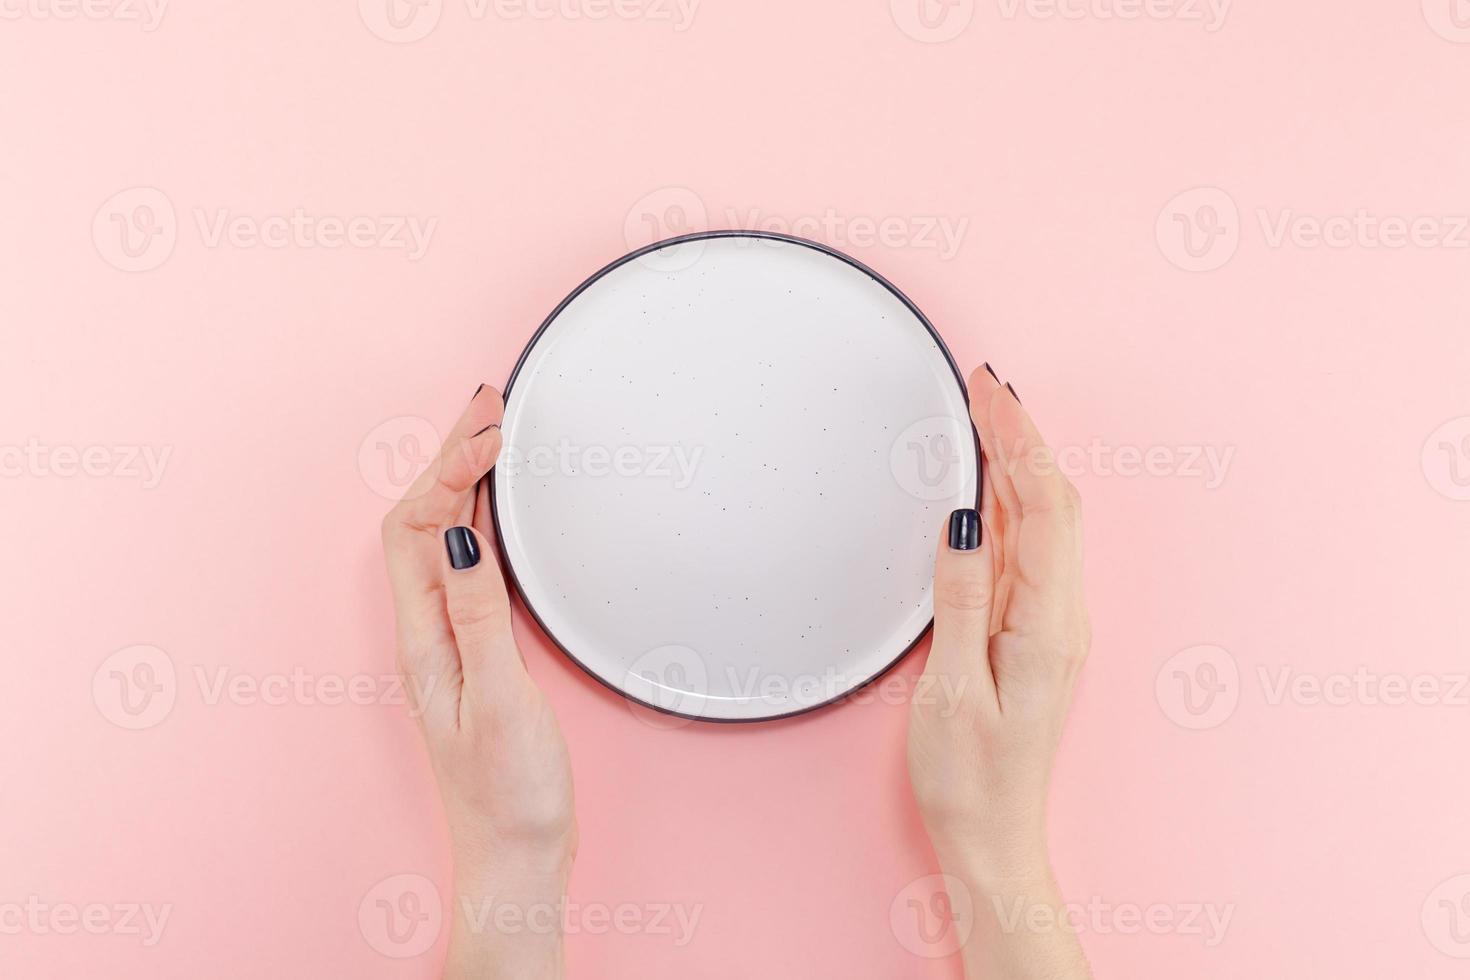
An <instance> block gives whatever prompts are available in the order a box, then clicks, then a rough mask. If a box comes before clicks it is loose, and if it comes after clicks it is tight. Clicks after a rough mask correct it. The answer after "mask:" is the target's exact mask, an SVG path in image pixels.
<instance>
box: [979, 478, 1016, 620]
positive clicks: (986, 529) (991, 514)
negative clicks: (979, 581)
mask: <svg viewBox="0 0 1470 980" xmlns="http://www.w3.org/2000/svg"><path fill="white" fill-rule="evenodd" d="M991 468H992V467H991V465H990V463H989V462H988V461H982V463H981V467H980V525H981V533H982V534H983V535H984V536H985V538H986V539H987V540H988V542H989V544H990V570H991V574H992V575H993V577H994V580H995V597H994V598H993V599H992V600H991V602H990V633H991V635H992V636H994V635H995V634H996V632H998V631H999V630H1000V622H1001V613H1002V612H1003V611H1004V609H1005V603H1006V589H1007V585H1008V583H1009V579H1008V578H1007V577H1006V576H1005V574H1004V573H1005V556H1004V554H1003V553H1002V548H1003V546H1004V542H1005V518H1004V515H1003V514H1002V513H1001V510H1000V504H999V503H997V501H996V494H995V484H994V480H993V479H992V477H991Z"/></svg>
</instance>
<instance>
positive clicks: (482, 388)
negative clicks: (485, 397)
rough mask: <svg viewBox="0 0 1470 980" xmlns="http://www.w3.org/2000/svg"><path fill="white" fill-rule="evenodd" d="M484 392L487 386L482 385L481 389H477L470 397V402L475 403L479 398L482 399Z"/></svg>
mask: <svg viewBox="0 0 1470 980" xmlns="http://www.w3.org/2000/svg"><path fill="white" fill-rule="evenodd" d="M484 390H485V385H484V384H483V383H482V384H481V385H480V387H478V388H476V389H475V393H474V394H473V395H471V396H470V401H474V400H475V399H476V398H479V397H480V392H482V391H484Z"/></svg>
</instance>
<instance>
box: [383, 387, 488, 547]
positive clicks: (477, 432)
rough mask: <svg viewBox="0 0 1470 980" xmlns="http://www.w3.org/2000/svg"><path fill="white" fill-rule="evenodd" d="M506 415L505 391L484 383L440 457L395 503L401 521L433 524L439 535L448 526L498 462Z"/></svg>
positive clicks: (418, 524) (431, 527)
mask: <svg viewBox="0 0 1470 980" xmlns="http://www.w3.org/2000/svg"><path fill="white" fill-rule="evenodd" d="M504 414H505V406H504V403H503V402H502V401H501V399H500V392H498V391H496V390H495V389H494V388H492V387H490V386H489V385H482V386H481V388H480V390H479V391H477V392H476V393H475V397H474V398H472V399H470V404H469V407H468V408H466V409H465V411H464V414H463V415H461V416H460V418H459V421H458V422H456V423H455V425H454V428H453V429H452V430H450V433H449V435H448V437H446V438H445V440H444V445H443V446H441V447H440V450H439V455H438V457H437V458H436V459H435V460H434V461H433V463H431V464H430V465H429V467H428V468H427V469H425V470H424V471H423V472H422V473H420V474H419V477H418V479H417V480H415V481H414V482H413V484H412V485H411V486H410V487H409V488H408V492H407V493H405V494H404V495H403V500H402V501H400V502H399V507H398V508H395V509H396V510H399V519H400V522H401V523H403V524H405V525H407V526H409V527H419V528H425V529H431V530H432V531H433V532H434V534H435V536H436V537H437V536H438V532H439V531H441V530H442V529H443V528H444V527H445V526H448V524H449V522H450V521H452V520H453V519H454V517H455V516H456V515H457V514H458V512H459V507H460V505H461V504H463V502H464V495H465V494H466V493H467V492H468V491H469V490H470V489H471V488H472V487H473V486H474V485H475V481H477V480H479V479H480V477H482V476H484V475H485V474H486V473H487V472H489V470H490V467H491V466H493V465H495V457H496V456H497V455H498V454H499V452H500V442H499V437H500V428H499V427H500V422H501V420H502V418H503V417H504ZM492 434H493V436H494V438H493V439H492V438H491V436H492ZM400 508H401V510H400Z"/></svg>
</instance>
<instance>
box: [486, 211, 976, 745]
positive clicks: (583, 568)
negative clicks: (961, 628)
mask: <svg viewBox="0 0 1470 980" xmlns="http://www.w3.org/2000/svg"><path fill="white" fill-rule="evenodd" d="M502 428H503V431H504V435H505V446H506V448H505V450H504V452H503V453H502V456H501V459H500V462H499V464H498V465H497V467H496V469H495V473H494V480H493V491H494V494H493V496H494V515H495V522H496V527H497V531H498V534H499V538H500V544H501V548H502V551H503V556H504V559H505V561H506V565H507V570H508V571H509V572H510V574H511V577H512V578H513V580H514V581H515V583H516V587H517V588H518V589H519V591H520V593H521V596H522V598H523V599H524V600H525V602H526V605H527V607H528V608H529V609H530V610H531V613H532V615H533V616H535V617H536V619H537V621H538V622H539V623H540V624H541V625H542V627H543V628H544V629H545V630H546V632H547V634H548V635H549V636H550V637H551V638H552V639H553V640H554V641H555V642H556V644H557V645H558V646H560V647H561V648H562V649H563V650H564V651H565V652H566V653H567V655H568V656H570V657H571V658H572V659H573V660H575V661H576V662H577V663H578V664H579V665H581V666H582V667H583V668H584V669H585V670H587V671H588V672H589V673H590V674H592V675H593V676H594V677H596V678H597V679H598V680H600V681H601V682H603V683H604V684H606V685H607V686H608V687H610V688H612V689H613V690H616V691H618V692H620V693H622V694H624V695H625V696H627V697H629V698H632V699H633V700H635V701H638V702H641V703H642V704H645V705H648V706H650V707H652V708H655V709H657V710H659V711H663V712H667V713H670V714H675V715H680V716H683V717H688V718H700V719H705V720H711V721H755V720H761V719H769V718H778V717H783V716H786V715H791V714H796V713H798V712H801V711H806V710H810V709H812V708H815V707H819V706H821V705H823V704H828V703H830V702H833V701H836V700H839V699H841V698H842V697H843V696H845V695H847V694H850V693H851V692H852V691H854V690H856V689H857V688H859V687H862V686H863V685H864V684H866V683H868V682H869V681H871V680H873V679H874V678H876V677H877V676H878V675H880V674H882V673H883V671H885V670H886V669H888V668H889V667H891V666H892V665H893V664H894V663H896V662H897V661H898V660H899V659H900V658H901V657H902V656H903V655H904V653H906V652H907V651H908V650H909V649H910V648H911V647H912V646H913V645H914V644H915V643H917V642H918V640H919V639H920V638H921V637H922V636H923V634H924V632H925V631H926V630H927V629H928V627H929V624H930V622H931V620H932V616H933V614H932V608H933V604H932V585H933V582H932V579H933V562H934V553H935V548H936V547H937V546H938V543H939V541H940V539H941V528H942V526H943V523H944V520H945V518H946V517H947V515H948V514H949V512H950V511H951V510H953V509H955V508H957V507H967V506H974V503H975V499H976V488H977V486H978V477H979V460H978V451H977V448H976V445H975V440H974V434H973V430H972V429H971V427H970V423H969V418H968V411H967V408H966V399H965V391H964V385H963V382H962V380H961V378H960V375H959V372H958V371H957V370H956V369H955V367H954V364H953V362H952V361H951V359H950V357H949V353H948V352H947V351H946V350H945V348H944V345H943V343H942V342H941V341H940V340H939V337H938V335H937V334H936V333H935V332H934V330H933V328H932V327H931V326H930V325H929V323H928V321H927V320H925V319H924V317H923V315H922V314H921V313H919V311H918V310H917V309H916V308H915V307H914V306H913V304H911V303H910V302H909V301H908V300H907V299H906V298H904V296H903V295H902V294H901V293H899V292H898V291H897V290H896V289H895V288H893V287H892V286H891V285H889V284H888V283H887V282H886V281H884V280H883V279H882V278H881V277H879V276H878V275H877V274H876V273H874V272H872V271H871V270H869V269H867V268H866V267H865V266H863V265H861V264H860V263H858V262H856V261H855V260H853V259H850V258H847V257H846V256H843V255H841V254H839V253H837V252H834V251H833V250H831V249H828V248H826V247H825V246H821V245H816V244H814V243H811V242H805V241H801V240H798V239H792V238H785V237H782V236H776V235H767V234H764V233H753V232H738V233H737V232H714V233H709V234H706V235H697V236H687V237H685V238H679V239H671V240H670V241H667V242H661V243H658V244H656V245H652V246H649V247H648V248H646V249H643V250H641V251H639V252H635V253H633V254H632V255H629V256H625V257H624V258H622V259H620V260H618V261H617V262H615V263H613V264H612V265H610V266H608V267H607V268H605V269H603V270H602V271H601V272H599V273H597V274H596V275H595V276H593V277H592V278H591V279H589V280H588V281H587V282H585V283H583V284H582V285H581V286H580V287H578V289H577V290H576V291H575V292H574V293H572V295H571V296H569V297H568V298H567V299H566V300H564V301H563V302H562V304H561V305H560V306H559V307H558V308H557V309H556V310H555V311H554V312H553V313H552V314H551V316H550V317H548V318H547V320H546V322H545V323H544V324H543V325H542V327H541V329H540V330H539V331H538V332H537V333H536V335H535V337H534V338H532V340H531V343H530V344H529V345H528V346H527V348H526V351H525V353H524V354H523V355H522V357H521V361H520V363H519V364H518V365H517V366H516V369H515V371H514V372H513V374H512V375H511V380H510V382H509V384H508V385H507V397H506V411H505V421H504V424H503V426H502Z"/></svg>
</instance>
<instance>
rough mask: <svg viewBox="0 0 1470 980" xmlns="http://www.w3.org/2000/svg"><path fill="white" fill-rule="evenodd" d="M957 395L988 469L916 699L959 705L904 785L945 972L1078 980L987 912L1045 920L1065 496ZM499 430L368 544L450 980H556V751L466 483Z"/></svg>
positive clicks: (1038, 941) (562, 835) (1013, 439)
mask: <svg viewBox="0 0 1470 980" xmlns="http://www.w3.org/2000/svg"><path fill="white" fill-rule="evenodd" d="M970 393H971V416H972V418H973V419H974V422H975V427H976V429H977V431H978V432H979V433H980V440H981V445H982V448H983V450H984V452H985V455H986V459H987V461H988V464H989V465H987V467H986V470H985V478H984V486H983V488H982V499H983V503H982V506H981V520H982V524H983V534H982V541H981V544H980V546H979V547H978V548H976V549H974V550H971V551H955V550H952V549H950V548H949V547H948V546H947V545H946V544H945V543H944V541H943V540H941V543H940V545H939V555H938V560H937V565H936V569H935V610H934V619H935V622H934V641H933V645H932V648H931V652H930V654H929V661H928V664H927V667H926V673H928V674H933V675H939V674H943V675H947V677H946V679H947V681H948V684H947V685H936V686H935V687H934V688H933V689H935V690H944V691H949V692H955V695H954V697H950V698H943V699H938V700H933V699H916V703H915V704H914V706H913V708H912V709H911V716H910V725H909V775H910V780H911V783H912V785H913V789H914V795H915V798H916V799H917V801H918V804H919V810H920V813H921V815H922V817H923V820H924V825H925V827H926V828H927V829H928V831H929V835H930V838H931V840H932V842H933V844H934V850H935V854H936V856H937V857H938V859H939V862H940V866H941V868H942V869H943V870H944V872H945V873H946V874H948V875H950V876H952V877H953V878H954V879H956V880H957V881H959V882H962V883H963V886H964V887H965V888H966V889H967V890H968V892H969V897H970V899H971V901H972V904H973V908H974V910H975V923H974V929H973V934H972V936H971V938H970V940H969V941H968V942H967V943H966V945H965V946H964V948H963V950H962V953H961V955H962V957H963V960H964V968H965V976H966V977H967V978H968V980H982V978H984V980H991V978H995V980H1030V978H1036V980H1042V978H1045V980H1059V978H1060V980H1073V978H1079V980H1080V978H1086V977H1088V976H1089V974H1088V970H1087V965H1086V962H1085V961H1084V959H1083V957H1082V952H1081V948H1080V946H1079V945H1078V943H1077V940H1076V937H1075V936H1073V935H1072V933H1071V932H1070V931H1069V930H1068V929H1067V928H1066V926H1065V925H1064V924H1062V925H1059V926H1056V927H1054V928H1047V929H1031V928H1026V927H1025V926H1024V925H1022V926H1021V927H1020V928H1017V927H1015V926H1014V923H1011V927H1010V928H1006V927H1005V923H1006V920H1004V919H1003V918H1002V917H1001V915H1000V914H999V913H998V911H997V909H998V908H1000V906H999V905H997V904H996V903H997V902H1004V903H1008V904H1006V906H1005V907H1006V908H1013V907H1014V902H1015V901H1016V900H1018V899H1019V900H1021V901H1022V902H1023V903H1024V906H1025V907H1030V906H1034V905H1045V906H1048V907H1050V908H1052V909H1058V910H1059V909H1060V907H1061V905H1062V899H1061V896H1060V893H1059V891H1058V889H1057V886H1056V883H1055V881H1054V879H1053V876H1052V873H1051V865H1050V859H1049V856H1048V851H1047V844H1046V821H1045V812H1046V793H1047V784H1048V782H1049V779H1050V771H1051V763H1052V758H1053V756H1054V755H1055V752H1056V747H1057V743H1058V740H1059V738H1060V735H1061V729H1062V723H1063V721H1064V720H1065V717H1066V714H1067V709H1068V706H1069V704H1070V701H1071V693H1072V686H1073V683H1074V681H1075V679H1076V676H1077V672H1078V670H1079V669H1080V667H1081V665H1082V662H1083V660H1084V659H1085V657H1086V654H1087V647H1088V626H1087V615H1086V610H1085V608H1084V605H1083V601H1082V591H1081V564H1082V549H1081V537H1080V530H1079V524H1078V506H1077V495H1076V491H1075V490H1074V489H1072V487H1071V485H1070V484H1069V483H1067V481H1066V480H1065V478H1063V477H1062V476H1061V475H1060V474H1059V473H1057V472H1056V471H1055V467H1047V466H1044V465H1036V464H1037V460H1039V459H1042V458H1043V456H1044V453H1045V444H1044V443H1043V442H1042V441H1041V437H1040V435H1039V434H1038V433H1037V432H1036V429H1035V426H1034V425H1033V424H1032V422H1031V419H1030V417H1029V415H1027V413H1026V411H1025V409H1023V408H1022V407H1021V405H1020V404H1019V402H1018V401H1017V400H1016V399H1015V398H1014V397H1013V395H1012V394H1011V393H1010V391H1009V390H1007V389H1006V388H1004V387H1002V386H1000V385H999V384H998V383H997V382H996V381H995V380H994V379H993V378H992V377H991V375H990V374H989V373H987V372H986V371H983V370H982V371H977V372H976V373H975V375H974V376H973V377H972V378H971V380H970ZM502 409H503V405H502V402H501V398H500V395H499V393H498V392H496V391H495V390H494V389H493V388H491V387H489V386H488V385H487V386H482V388H481V389H480V390H479V391H478V392H476V394H475V397H474V398H473V399H472V400H471V402H470V405H469V407H468V408H467V409H466V410H465V412H464V414H463V416H462V417H461V418H460V420H459V421H458V422H457V423H456V424H455V427H454V429H453V430H452V431H451V432H450V434H449V436H448V438H446V440H445V442H444V451H443V453H442V455H441V456H440V458H439V459H438V460H437V461H436V462H435V463H434V464H433V465H431V466H430V467H429V468H428V469H427V470H425V472H424V474H423V475H422V476H421V477H420V478H419V480H418V481H417V482H416V483H415V484H414V486H413V487H411V488H410V490H409V492H408V493H407V494H406V495H405V497H404V500H403V501H402V502H400V503H399V504H398V505H397V506H396V507H394V509H393V510H392V512H390V513H389V514H388V516H387V517H385V518H384V520H383V528H382V531H383V547H384V551H385V553H386V556H387V563H388V571H389V577H390V579H391V581H392V586H393V595H394V608H395V613H396V619H397V638H398V657H399V665H400V668H401V669H402V670H403V671H404V673H405V674H406V675H408V678H409V680H410V682H411V684H412V687H413V689H414V690H416V691H419V692H426V693H424V694H423V695H422V696H423V703H422V704H421V705H419V708H420V711H419V722H420V726H421V728H422V729H423V733H424V739H425V742H426V744H427V746H428V749H429V756H430V760H431V764H432V766H433V769H434V773H435V777H436V778H437V780H438V784H439V790H440V795H441V796H442V798H443V801H444V808H445V813H446V816H447V819H448V822H449V832H450V834H449V836H450V842H451V851H452V855H453V860H454V869H455V884H454V899H453V900H452V901H448V902H446V911H445V915H446V920H447V921H449V922H450V923H451V925H450V941H449V953H448V956H447V959H446V962H445V967H444V976H445V977H446V978H449V980H461V978H496V980H499V978H506V980H552V978H561V977H562V976H563V975H564V966H563V956H562V935H561V930H560V922H561V919H560V916H561V905H560V903H561V902H562V900H563V898H564V896H565V892H566V886H567V879H568V877H569V875H570V873H571V867H572V862H573V859H574V858H575V856H576V850H577V821H576V814H575V808H574V803H573V793H572V776H571V767H570V764H569V761H568V757H567V750H566V743H565V741H564V740H563V738H562V734H561V730H560V728H559V727H558V725H557V722H556V717H555V715H554V714H553V712H552V710H551V707H550V705H549V704H548V703H547V701H546V699H545V697H544V696H543V695H542V693H541V691H540V690H539V689H538V688H537V687H536V685H535V683H534V682H533V681H532V680H531V677H530V675H529V674H528V673H527V672H526V668H525V664H524V662H523V660H522V659H521V655H520V652H519V650H518V649H517V647H516V642H515V638H514V636H513V634H512V632H511V605H510V598H509V595H508V592H507V590H506V586H505V580H504V578H503V576H502V575H501V571H500V568H499V566H498V564H497V562H496V558H495V554H496V553H495V549H494V547H493V546H492V545H491V543H490V538H491V534H492V527H491V523H490V513H489V500H488V496H487V491H486V487H485V483H484V482H483V481H482V478H483V477H484V476H485V474H487V473H488V472H489V471H490V469H491V467H492V466H493V465H494V463H495V460H496V458H497V457H498V456H499V453H500V449H501V435H500V429H499V428H498V424H499V422H500V418H501V413H502ZM453 527H466V528H470V529H472V534H473V540H474V542H475V543H476V544H477V545H478V550H479V554H480V556H481V560H480V561H479V563H478V564H475V565H474V566H473V567H470V568H465V569H455V568H452V567H451V566H450V562H449V559H448V558H447V555H446V548H445V533H446V531H448V530H449V529H450V528H453ZM489 902H493V906H490V907H501V906H514V907H516V908H518V909H520V910H524V912H525V916H526V918H525V922H526V923H527V924H526V925H522V926H519V927H517V928H514V929H499V928H496V927H495V925H494V919H493V918H488V919H487V918H484V917H483V912H484V909H485V908H487V903H489ZM466 905H468V907H469V909H470V910H471V911H468V912H467V910H466ZM473 910H479V911H480V913H481V914H480V916H477V915H476V914H474V911H473ZM1063 921H1064V917H1063Z"/></svg>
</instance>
